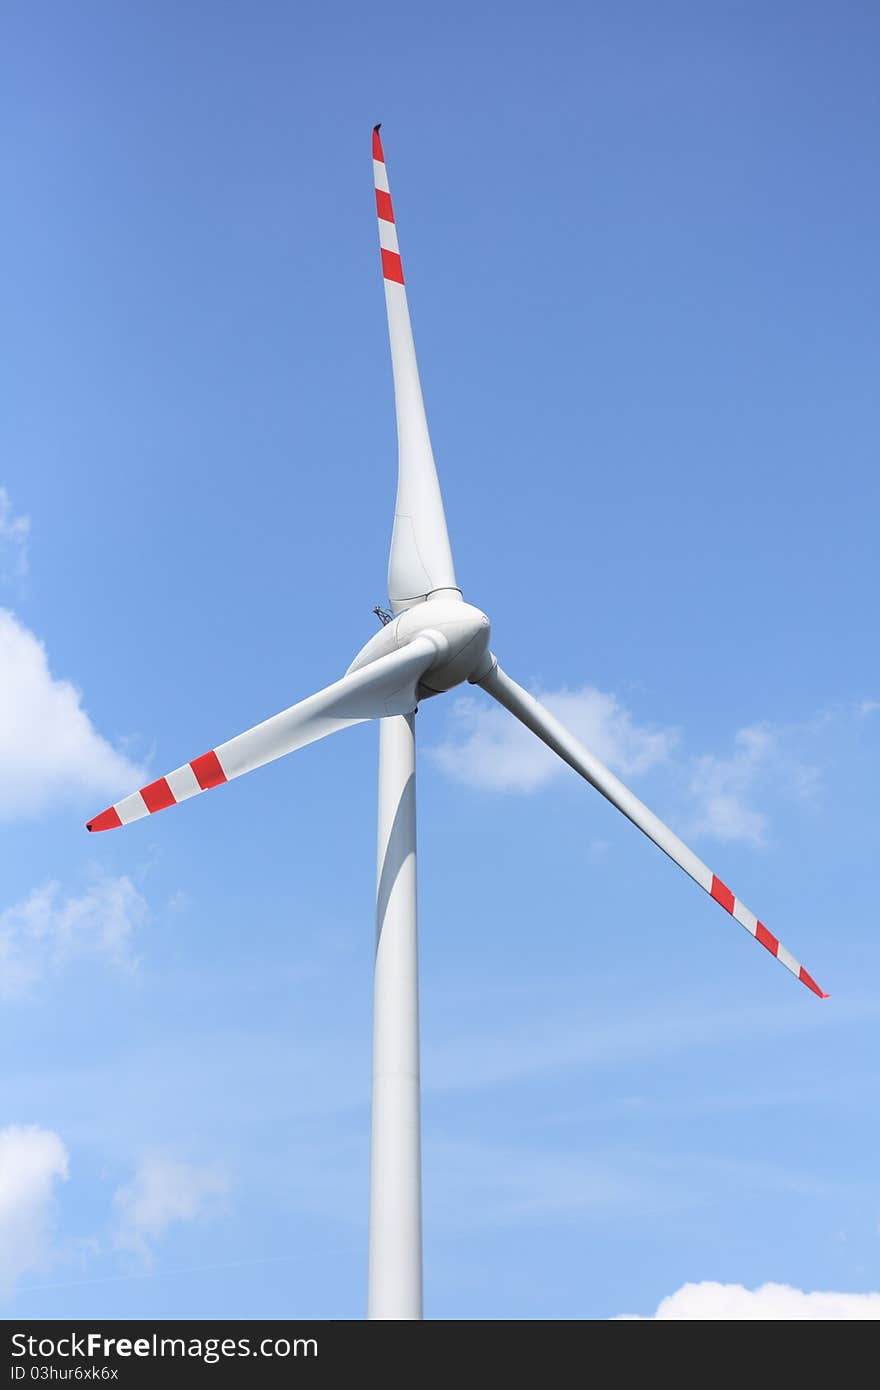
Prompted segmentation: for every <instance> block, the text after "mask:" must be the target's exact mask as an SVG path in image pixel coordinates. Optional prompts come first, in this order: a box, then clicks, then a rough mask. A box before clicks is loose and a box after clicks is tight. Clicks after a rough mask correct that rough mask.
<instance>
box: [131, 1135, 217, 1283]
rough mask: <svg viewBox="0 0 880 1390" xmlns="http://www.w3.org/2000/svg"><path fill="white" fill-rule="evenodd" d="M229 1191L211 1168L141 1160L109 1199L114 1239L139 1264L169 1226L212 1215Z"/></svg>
mask: <svg viewBox="0 0 880 1390" xmlns="http://www.w3.org/2000/svg"><path fill="white" fill-rule="evenodd" d="M228 1191H229V1180H228V1178H227V1177H226V1175H225V1174H224V1173H223V1172H222V1171H221V1170H220V1169H219V1168H215V1167H198V1166H196V1165H195V1164H191V1163H181V1162H177V1161H174V1160H172V1159H169V1158H165V1157H162V1156H161V1155H152V1156H149V1157H147V1158H144V1159H143V1160H142V1162H141V1163H140V1165H139V1166H138V1169H137V1171H136V1172H135V1175H134V1177H133V1179H132V1181H131V1182H130V1183H128V1184H127V1185H126V1186H125V1187H121V1188H119V1190H118V1191H117V1192H116V1194H115V1196H114V1198H113V1205H114V1208H115V1210H116V1229H115V1241H116V1244H117V1246H118V1247H119V1248H120V1249H121V1250H129V1251H131V1252H133V1253H134V1254H136V1255H139V1256H140V1257H141V1258H142V1259H144V1260H149V1259H150V1258H151V1255H152V1246H153V1244H154V1243H155V1242H156V1241H157V1240H160V1239H161V1237H162V1236H164V1235H165V1233H166V1232H167V1231H168V1229H169V1227H171V1226H173V1225H177V1224H179V1223H180V1222H183V1221H196V1220H199V1219H203V1218H205V1217H208V1216H210V1215H211V1214H212V1212H215V1211H216V1210H217V1208H218V1206H219V1205H221V1204H222V1199H223V1198H224V1197H225V1195H226V1193H227V1192H228Z"/></svg>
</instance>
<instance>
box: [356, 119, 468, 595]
mask: <svg viewBox="0 0 880 1390" xmlns="http://www.w3.org/2000/svg"><path fill="white" fill-rule="evenodd" d="M373 183H374V186H375V191H376V214H377V217H378V220H379V250H380V255H381V260H382V276H383V279H384V282H385V307H386V309H387V311H388V335H389V337H390V340H391V366H392V370H393V373H394V403H395V407H396V410H397V445H398V471H397V502H396V505H395V509H394V531H393V533H392V536H391V554H390V557H389V561H388V596H389V598H390V600H391V607H392V609H393V610H394V612H395V613H399V612H400V611H401V610H402V609H404V608H409V607H411V606H412V605H413V604H414V603H420V602H421V601H422V600H423V599H424V598H427V596H428V595H429V594H431V593H434V592H435V591H436V590H438V589H448V590H452V591H455V592H458V584H457V582H456V578H455V566H454V564H453V561H452V550H451V548H450V545H449V533H448V531H447V529H446V514H445V512H444V510H443V498H442V496H441V493H440V483H439V480H438V478H437V467H436V464H435V463H434V453H433V450H432V448H431V436H430V434H429V433H428V420H427V416H426V415H425V403H424V400H423V398H422V387H421V382H420V379H419V367H418V362H417V361H416V349H415V343H414V341H413V332H412V323H411V321H410V316H409V304H408V302H407V297H406V286H405V284H404V278H403V263H402V261H401V259H400V245H399V243H398V240H397V222H396V219H395V216H394V206H393V204H392V201H391V189H390V187H389V185H388V170H387V167H386V165H385V153H384V150H383V148H382V140H381V137H380V135H379V127H378V126H376V127H375V129H374V130H373Z"/></svg>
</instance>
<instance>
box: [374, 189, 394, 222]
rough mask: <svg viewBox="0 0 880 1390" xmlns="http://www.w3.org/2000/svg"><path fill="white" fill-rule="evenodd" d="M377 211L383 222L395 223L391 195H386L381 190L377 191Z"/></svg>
mask: <svg viewBox="0 0 880 1390" xmlns="http://www.w3.org/2000/svg"><path fill="white" fill-rule="evenodd" d="M376 211H377V212H378V214H379V216H380V217H381V218H382V221H383V222H393V221H394V209H393V207H392V206H391V194H390V193H385V192H384V191H383V190H382V189H381V188H377V189H376Z"/></svg>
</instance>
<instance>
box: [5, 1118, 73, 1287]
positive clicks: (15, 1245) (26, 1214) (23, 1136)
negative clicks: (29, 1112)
mask: <svg viewBox="0 0 880 1390" xmlns="http://www.w3.org/2000/svg"><path fill="white" fill-rule="evenodd" d="M67 1172H68V1160H67V1150H66V1149H65V1147H64V1144H63V1143H62V1142H61V1139H60V1138H59V1137H58V1135H57V1134H55V1133H54V1132H53V1131H52V1130H50V1129H38V1128H36V1127H35V1126H22V1125H7V1126H6V1128H5V1129H0V1293H4V1294H8V1293H10V1292H11V1291H12V1289H13V1288H14V1286H15V1284H16V1282H17V1280H18V1279H19V1278H20V1277H21V1275H22V1274H25V1273H26V1272H27V1271H29V1270H35V1269H42V1268H44V1267H45V1265H46V1263H47V1262H48V1260H49V1258H50V1237H51V1229H52V1211H53V1201H54V1194H55V1188H56V1185H57V1184H58V1183H59V1182H63V1181H64V1179H65V1178H66V1177H67Z"/></svg>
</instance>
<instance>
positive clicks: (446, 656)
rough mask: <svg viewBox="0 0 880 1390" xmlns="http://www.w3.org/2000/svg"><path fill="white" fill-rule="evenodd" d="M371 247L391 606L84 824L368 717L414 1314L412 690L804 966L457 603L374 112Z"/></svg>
mask: <svg viewBox="0 0 880 1390" xmlns="http://www.w3.org/2000/svg"><path fill="white" fill-rule="evenodd" d="M373 172H374V176H375V179H374V181H375V189H376V209H377V212H378V218H379V245H380V248H381V257H382V274H383V277H384V283H385V304H386V308H387V311H388V332H389V336H390V339H391V365H392V369H393V374H394V397H395V403H396V408H397V436H398V448H399V458H398V479H397V502H396V505H395V511H394V528H393V531H392V536H391V555H390V559H389V564H388V593H389V597H390V601H391V610H392V614H393V615H394V616H393V617H392V616H391V615H388V614H384V613H382V611H381V610H377V611H378V612H379V616H380V617H381V618H382V619H383V626H382V628H381V630H380V631H379V632H377V633H375V634H374V635H373V636H372V637H371V638H370V640H369V641H368V642H367V643H366V645H365V646H364V647H362V648H361V650H360V651H359V652H358V654H357V656H356V657H355V659H354V661H353V662H352V663H351V665H350V666H349V668H348V670H347V672H346V673H345V675H344V676H343V677H342V679H341V680H338V681H335V682H334V683H333V684H332V685H329V686H327V687H326V689H324V690H320V691H318V693H317V694H316V695H310V696H309V697H308V699H305V700H301V701H300V702H299V703H298V704H296V705H291V707H290V708H289V709H286V710H284V711H282V713H281V714H276V715H274V716H273V717H272V718H271V719H267V720H265V721H264V722H263V723H262V724H257V725H256V726H255V727H254V728H252V729H249V730H248V731H247V732H246V733H243V734H239V735H238V736H237V737H236V738H233V739H230V740H229V742H228V743H221V744H220V745H218V747H216V748H212V749H211V750H210V751H209V752H207V753H203V754H202V755H201V757H198V758H193V760H192V761H191V762H188V763H183V764H182V766H181V767H178V768H175V769H174V771H173V772H169V773H168V775H167V776H165V777H159V778H158V779H157V780H156V781H155V782H151V783H150V785H149V786H146V787H141V789H140V791H136V792H133V793H132V795H131V796H126V797H124V798H123V800H122V801H117V802H116V804H115V805H113V806H111V807H109V808H108V810H106V811H102V812H101V814H100V815H99V816H95V818H94V819H93V820H90V821H89V822H88V829H89V830H110V829H113V828H115V827H117V826H121V825H128V824H129V822H131V821H135V820H140V819H141V818H142V817H143V816H148V815H152V814H153V813H154V812H156V811H161V810H163V809H164V808H165V807H166V806H173V805H174V804H175V803H176V802H178V801H186V800H187V799H188V798H189V797H191V796H195V795H197V793H199V792H203V791H207V790H208V789H209V788H210V787H217V786H219V785H220V784H221V783H223V782H231V781H232V779H233V778H235V777H240V776H241V775H242V774H243V773H245V772H252V771H253V770H254V768H257V767H261V766H262V765H263V763H268V762H271V761H272V760H273V759H275V758H280V757H282V756H283V755H284V754H285V753H292V752H293V750H294V749H296V748H302V747H304V746H305V745H306V744H308V743H314V742H315V740H316V739H321V738H325V737H326V736H327V735H328V734H332V733H336V731H337V730H339V729H345V728H348V727H349V725H352V724H359V723H362V722H364V721H365V720H372V719H376V720H378V721H379V834H378V862H377V886H376V969H375V992H374V1014H373V1097H372V1144H371V1160H370V1249H369V1293H368V1316H369V1317H370V1318H386V1319H388V1318H392V1319H412V1318H420V1317H421V1316H422V1214H421V1153H420V1120H419V1005H418V959H417V929H416V802H415V773H416V731H415V712H416V710H417V708H418V705H419V702H420V701H421V700H425V699H428V698H429V697H430V696H433V695H439V694H441V693H442V692H444V691H446V690H450V689H451V688H452V687H454V686H457V685H461V684H462V683H463V682H465V681H468V682H470V683H471V684H473V685H479V686H480V687H481V688H482V689H483V690H485V691H486V692H487V694H489V695H491V696H492V697H493V699H495V700H497V701H498V702H499V704H501V705H503V706H504V707H505V708H506V709H508V710H509V711H510V713H511V714H512V715H513V716H514V717H515V718H516V719H519V720H520V721H521V722H522V723H523V724H525V725H526V727H527V728H529V729H531V730H532V732H533V733H534V734H537V736H538V738H540V739H542V740H543V741H544V743H546V744H547V745H548V746H549V747H550V748H552V749H553V751H554V752H555V753H557V754H558V755H559V757H560V758H562V759H563V760H564V761H565V762H567V763H568V764H569V766H570V767H572V768H573V769H574V770H575V772H577V773H579V774H580V775H581V777H583V778H585V779H586V781H588V782H589V783H591V784H592V786H594V787H595V788H596V790H597V791H599V792H601V793H602V795H603V796H604V797H605V798H606V799H607V800H608V801H610V802H611V804H612V806H616V807H617V809H618V810H619V811H622V812H623V814H624V815H625V816H626V817H627V818H628V819H629V820H631V821H632V823H633V825H635V826H636V827H637V828H638V829H639V830H641V831H642V832H643V833H644V834H645V835H646V836H647V837H648V839H649V840H653V842H654V844H655V845H657V846H658V847H659V848H660V849H662V850H663V852H664V853H665V854H667V855H668V856H669V858H670V859H671V860H672V861H673V863H675V864H677V865H678V866H679V868H681V869H684V871H685V873H686V874H689V875H690V877H691V878H692V879H693V880H694V882H695V883H698V884H699V886H700V887H701V888H703V889H704V890H705V891H706V892H707V893H709V894H710V895H711V897H713V898H714V899H715V901H716V902H717V903H720V904H721V906H722V907H723V908H724V909H725V911H726V912H728V913H730V915H731V916H732V917H733V918H734V919H735V920H736V921H737V922H739V924H740V926H742V927H745V929H746V931H747V932H749V933H750V934H751V935H752V936H753V937H755V939H756V940H757V941H759V942H760V943H761V945H762V946H765V947H766V948H767V950H768V951H769V952H770V953H771V955H773V956H775V957H776V959H777V960H779V961H781V962H782V964H783V965H784V966H785V967H786V969H788V970H790V971H791V973H792V974H793V975H795V976H796V977H797V978H798V979H799V980H800V981H801V982H802V983H803V984H805V985H806V986H807V987H808V988H809V989H811V990H812V991H813V993H814V994H817V995H819V997H820V998H822V999H826V998H827V997H828V996H827V995H826V994H824V993H823V992H822V990H821V989H820V988H819V986H818V985H817V984H816V982H815V980H813V979H812V977H811V976H810V975H808V974H807V971H806V970H805V969H804V967H803V966H802V965H801V964H800V963H799V962H798V961H796V960H795V958H794V956H793V955H792V954H791V953H790V952H789V951H787V950H786V949H785V947H784V946H783V945H782V943H781V942H780V941H779V940H778V939H777V938H776V937H775V936H774V935H773V934H772V932H770V931H768V929H767V928H766V927H765V926H764V924H763V922H759V921H758V918H757V917H756V916H755V915H754V913H753V912H750V911H749V909H748V908H747V907H746V906H745V904H744V903H742V902H741V901H740V900H739V898H736V897H735V896H734V894H733V893H732V892H731V891H730V889H729V888H728V887H727V886H726V884H724V883H723V882H722V881H721V879H720V878H718V877H717V876H716V875H715V874H714V873H713V872H712V870H711V869H709V868H707V867H706V865H705V864H704V863H703V862H702V860H700V859H698V858H697V856H696V855H695V854H694V852H693V851H692V850H690V849H688V847H687V845H685V844H684V843H683V842H682V841H681V840H680V839H679V838H678V836H677V835H676V834H675V833H674V832H673V831H672V830H670V829H669V828H668V826H666V825H664V824H663V822H662V821H661V820H659V819H658V817H657V816H655V815H654V813H653V812H652V811H649V810H648V808H647V806H645V805H643V804H642V802H641V801H639V799H638V797H636V796H634V795H633V793H632V792H631V791H630V790H629V789H628V788H627V787H625V786H624V784H623V783H622V782H621V781H620V780H619V779H618V778H617V777H615V775H614V773H613V772H611V771H609V769H608V768H607V767H605V766H604V765H603V764H602V763H601V762H600V761H599V759H598V758H596V757H595V756H594V755H593V754H592V753H591V752H589V750H588V749H587V748H585V747H584V746H583V744H581V743H580V742H578V740H577V739H576V738H575V737H574V736H573V735H572V734H570V733H569V732H568V730H567V729H565V728H564V727H563V726H562V724H560V722H559V720H558V719H555V718H554V717H553V715H552V714H550V713H549V712H548V711H547V710H546V709H545V708H544V707H543V705H541V704H540V703H539V702H538V701H537V700H536V699H535V698H534V696H532V695H530V694H529V693H528V691H526V690H524V689H523V688H522V686H520V685H517V683H516V681H514V680H512V679H511V677H510V676H508V675H507V674H506V673H505V672H504V671H503V670H502V669H501V667H500V666H499V664H498V660H497V658H496V657H495V655H494V654H493V652H492V651H491V650H490V647H489V634H490V628H489V619H488V618H487V617H486V615H485V613H483V612H481V611H480V609H479V608H474V607H473V606H472V605H471V604H469V603H465V601H464V599H463V597H462V593H461V589H460V588H459V584H458V580H457V579H456V576H455V568H454V565H453V561H452V550H451V548H450V544H449V535H448V533H447V530H446V517H445V514H444V511H443V499H442V497H441V495H440V484H439V481H438V478H437V470H436V467H435V464H434V455H433V452H432V449H431V440H430V436H429V434H428V422H427V419H426V416H425V407H424V402H423V400H422V389H421V385H420V382H419V371H418V365H417V362H416V353H415V345H414V342H413V335H412V327H411V324H410V317H409V307H408V304H407V297H406V288H405V284H404V278H403V267H402V264H401V259H400V248H399V246H398V241H397V227H396V224H395V219H394V209H393V207H392V204H391V193H390V190H389V186H388V174H387V171H386V167H385V156H384V154H383V151H382V142H381V139H380V137H379V126H376V127H375V129H374V130H373Z"/></svg>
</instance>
